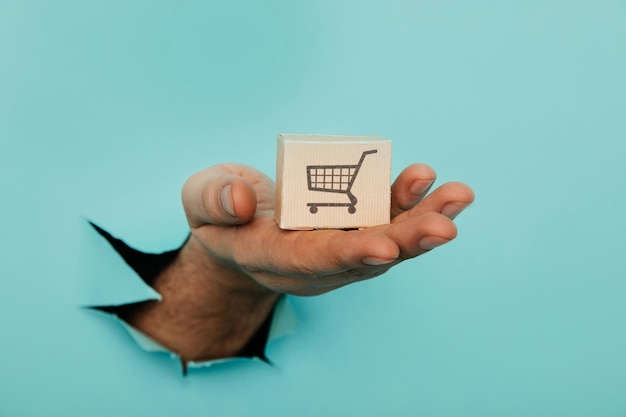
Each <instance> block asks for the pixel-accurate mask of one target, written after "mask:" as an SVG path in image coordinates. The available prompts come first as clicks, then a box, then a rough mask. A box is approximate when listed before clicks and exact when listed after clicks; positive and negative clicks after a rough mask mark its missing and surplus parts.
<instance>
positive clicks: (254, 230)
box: [123, 164, 474, 362]
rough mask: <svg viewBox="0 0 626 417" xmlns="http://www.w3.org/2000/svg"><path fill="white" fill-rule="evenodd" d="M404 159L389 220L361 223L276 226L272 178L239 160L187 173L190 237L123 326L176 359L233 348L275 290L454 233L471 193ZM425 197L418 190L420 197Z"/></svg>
mask: <svg viewBox="0 0 626 417" xmlns="http://www.w3.org/2000/svg"><path fill="white" fill-rule="evenodd" d="M434 180H435V172H434V171H433V170H432V169H431V168H430V167H428V166H426V165H422V164H415V165H411V166H409V167H408V168H406V169H405V170H404V171H403V172H402V173H401V174H400V176H399V177H398V178H397V179H396V181H395V182H394V184H393V185H392V187H391V192H392V198H391V223H390V224H384V225H380V226H376V227H372V228H369V229H365V230H350V231H343V230H314V231H288V230H281V229H280V228H279V227H278V225H277V224H276V221H275V220H274V182H273V181H272V180H271V179H269V178H268V177H267V176H265V175H263V174H262V173H261V172H259V171H257V170H255V169H254V168H250V167H247V166H243V165H235V164H222V165H217V166H214V167H211V168H207V169H205V170H203V171H200V172H198V173H197V174H195V175H193V176H192V177H191V178H189V180H187V182H186V183H185V185H184V187H183V192H182V199H183V206H184V209H185V213H186V216H187V220H188V222H189V227H190V229H191V234H192V237H191V238H190V239H189V240H188V241H187V242H186V243H185V245H184V246H183V247H182V248H181V250H180V252H179V253H178V256H177V258H176V260H175V261H174V262H173V263H172V264H171V265H170V266H169V267H167V268H166V269H165V270H164V271H162V272H161V273H160V274H159V276H158V277H157V278H156V279H155V281H154V283H153V285H154V287H155V289H156V290H157V291H158V292H159V293H160V294H161V295H162V297H163V299H162V300H161V301H148V302H145V303H141V304H140V305H136V306H133V307H132V308H130V309H128V311H127V312H126V314H124V316H123V318H124V320H126V321H127V322H128V323H129V324H131V325H132V326H134V327H135V328H137V329H139V330H140V331H142V332H143V333H145V334H147V335H149V336H150V337H152V338H153V339H154V340H157V341H159V342H160V343H161V344H163V345H164V346H167V347H169V348H170V349H171V350H172V351H173V352H176V353H177V354H178V355H180V357H181V359H182V360H183V361H184V362H185V361H189V360H208V359H216V358H226V357H232V356H236V355H238V354H240V352H241V351H242V349H243V348H244V346H245V345H246V343H248V341H249V340H251V338H252V336H253V335H254V334H255V333H256V332H257V330H258V329H259V328H260V327H261V325H262V323H263V322H265V320H267V318H268V317H269V315H270V314H271V311H272V310H273V307H274V305H275V303H276V300H277V299H278V297H279V295H280V294H281V293H286V294H296V295H317V294H322V293H325V292H328V291H331V290H334V289H337V288H340V287H342V286H345V285H348V284H351V283H353V282H356V281H362V280H365V279H369V278H373V277H376V276H378V275H380V274H382V273H384V272H386V271H387V270H389V268H392V267H393V266H394V265H397V264H399V263H400V262H403V261H405V260H407V259H410V258H414V257H416V256H420V255H422V254H424V253H425V252H428V251H429V250H431V249H433V248H435V247H437V246H440V245H442V244H444V243H447V242H449V241H450V240H452V239H453V238H454V237H456V233H457V230H456V226H455V225H454V223H453V222H452V219H454V217H456V215H458V214H459V213H460V212H461V211H463V209H464V208H465V207H467V206H468V205H469V204H470V203H471V202H472V200H473V198H474V195H473V192H472V190H471V189H470V188H469V187H468V186H466V185H464V184H461V183H448V184H444V185H442V186H440V187H439V188H437V189H436V190H434V191H433V192H432V193H430V194H428V191H429V190H430V188H431V186H432V184H433V182H434ZM427 194H428V195H427Z"/></svg>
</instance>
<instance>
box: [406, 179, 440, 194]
mask: <svg viewBox="0 0 626 417" xmlns="http://www.w3.org/2000/svg"><path fill="white" fill-rule="evenodd" d="M433 182H435V180H426V181H425V180H417V181H414V182H413V184H411V188H410V189H409V190H410V191H411V194H413V195H422V194H424V193H425V192H426V191H428V189H429V188H430V187H431V186H432V185H433Z"/></svg>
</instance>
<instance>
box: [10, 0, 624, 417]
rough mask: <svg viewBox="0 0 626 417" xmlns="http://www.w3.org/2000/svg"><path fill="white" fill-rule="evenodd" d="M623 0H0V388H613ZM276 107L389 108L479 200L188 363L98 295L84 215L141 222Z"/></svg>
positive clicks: (503, 407) (454, 401) (333, 129)
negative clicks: (277, 321) (232, 352)
mask: <svg viewBox="0 0 626 417" xmlns="http://www.w3.org/2000/svg"><path fill="white" fill-rule="evenodd" d="M624 22H626V3H624V2H623V1H596V2H591V1H589V2H578V1H573V2H572V1H569V2H565V1H563V2H556V1H555V2H492V1H489V2H487V1H476V2H441V1H430V2H421V1H415V0H411V1H408V0H407V1H401V0H388V1H384V2H383V1H379V2H366V1H356V0H354V1H345V0H339V1H337V0H333V1H331V0H327V1H312V2H294V1H286V0H282V1H279V0H273V1H270V0H263V1H262V0H245V1H243V0H242V1H232V2H215V1H199V0H197V1H186V2H181V1H173V0H156V1H155V0H152V1H147V0H143V1H141V0H140V1H132V2H128V1H119V0H114V1H107V2H103V1H88V2H87V1H78V0H58V1H54V2H50V1H38V0H29V1H17V0H0V174H1V176H0V187H1V190H2V196H1V197H0V213H1V216H0V245H1V247H0V249H1V255H0V257H1V262H0V282H1V283H2V289H1V290H0V313H1V315H0V416H2V417H13V416H35V415H46V416H69V415H71V416H74V415H89V416H112V415H116V416H131V415H150V416H172V415H181V416H182V415H184V416H261V415H272V416H295V415H297V416H380V415H393V416H412V415H424V416H503V415H505V416H550V417H553V416H568V417H572V416H595V417H597V416H616V417H617V416H624V415H626V396H625V395H624V394H625V392H626V326H625V325H624V323H625V321H626V278H625V277H626V272H625V271H626V261H625V259H626V258H625V257H624V254H623V252H624V249H625V247H624V243H623V242H624V233H625V232H626V220H625V217H624V207H626V191H625V187H624V182H625V180H626V164H624V161H623V160H624V155H625V154H626V152H625V151H626V149H625V145H624V143H626V77H625V75H624V74H626V24H625V23H624ZM279 132H296V133H341V134H379V135H383V136H386V137H388V138H390V139H392V140H393V141H394V161H393V169H394V173H395V174H397V173H398V172H399V171H400V170H401V169H402V167H404V166H405V165H407V164H409V163H411V162H414V161H423V162H427V163H429V164H431V165H432V166H434V167H435V168H436V169H437V170H438V172H439V177H440V179H441V181H448V180H462V181H465V182H468V183H469V184H471V185H472V186H473V187H474V189H475V190H476V194H477V200H476V203H475V205H474V206H473V207H472V208H471V209H470V210H468V211H467V212H466V213H464V214H463V215H462V216H461V217H460V218H459V219H458V225H459V229H460V234H459V238H458V240H456V241H455V242H453V243H452V244H450V245H448V246H446V247H444V248H441V249H438V250H436V251H433V252H432V253H430V254H428V255H427V256H425V257H423V258H421V259H419V260H417V261H414V262H411V263H406V264H405V265H402V266H401V267H399V268H397V269H396V270H394V271H393V272H392V273H389V274H388V275H386V276H385V277H382V278H379V279H377V280H373V281H370V282H366V283H361V284H358V285H354V286H352V287H347V288H344V289H341V290H339V291H336V292H334V293H331V294H328V295H324V296H321V297H316V298H292V304H293V306H294V308H295V310H296V312H297V314H298V315H299V328H298V331H297V332H296V334H295V336H292V337H289V338H285V339H282V340H281V341H279V342H277V343H275V344H274V345H273V346H272V348H271V351H270V356H271V358H272V359H273V360H274V362H275V364H276V367H275V368H271V367H268V366H267V365H264V364H262V363H258V362H251V361H248V362H244V363H237V364H230V365H223V366H217V367H212V368H210V369H205V370H192V372H191V375H190V376H189V377H188V378H182V377H181V376H180V373H179V368H178V364H177V363H176V362H174V361H171V360H170V359H169V358H168V357H167V356H165V355H154V354H153V355H151V354H147V353H145V352H143V351H141V350H140V349H139V348H137V347H136V346H134V345H133V343H132V341H131V339H130V336H128V335H127V334H126V333H125V332H124V330H123V329H122V328H121V327H120V326H119V325H117V324H116V323H114V322H113V321H111V320H108V319H106V318H105V317H103V316H102V315H100V314H96V313H93V312H85V311H84V310H81V309H79V308H77V306H78V305H82V304H85V303H86V302H85V300H84V298H85V297H86V295H85V294H86V293H85V290H86V287H87V286H86V285H85V283H86V282H87V278H86V277H85V276H83V274H82V273H81V271H83V268H84V267H85V266H86V265H85V262H87V260H86V259H82V258H81V257H80V256H79V255H78V254H79V253H81V250H80V249H81V248H80V246H81V245H80V242H81V240H80V236H81V229H80V227H81V226H80V220H81V219H82V218H83V216H86V217H88V218H90V219H92V220H94V221H96V222H97V223H99V224H101V225H103V226H105V227H106V228H108V229H109V230H110V231H111V232H112V233H114V234H116V235H118V236H120V237H123V238H125V239H127V240H128V241H129V243H131V244H133V245H135V246H137V247H140V248H143V249H145V250H161V249H165V248H169V247H173V246H174V245H176V244H178V243H179V242H180V241H181V240H182V239H183V238H184V236H185V234H186V230H185V222H184V217H183V214H182V210H181V208H180V202H179V190H180V186H181V184H182V183H183V181H184V180H185V179H186V178H187V177H188V176H189V175H190V174H191V173H193V172H195V171H196V170H198V169H200V168H203V167H205V166H208V165H211V164H214V163H218V162H222V161H239V162H243V163H248V164H251V165H254V166H257V167H259V168H260V169H262V170H263V171H264V172H266V173H268V174H269V175H272V176H273V170H274V157H275V155H274V152H275V148H274V146H275V137H276V134H277V133H279Z"/></svg>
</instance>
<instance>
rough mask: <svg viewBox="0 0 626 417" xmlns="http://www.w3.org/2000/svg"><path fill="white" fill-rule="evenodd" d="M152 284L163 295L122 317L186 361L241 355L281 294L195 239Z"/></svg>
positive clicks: (191, 240)
mask: <svg viewBox="0 0 626 417" xmlns="http://www.w3.org/2000/svg"><path fill="white" fill-rule="evenodd" d="M153 285H154V288H155V290H156V291H158V292H159V293H160V294H161V296H162V297H163V299H162V300H161V301H151V302H147V303H144V304H142V305H138V306H136V307H134V308H133V309H131V310H129V311H127V312H125V314H124V317H123V318H124V320H126V321H127V322H128V323H129V324H130V325H132V326H133V327H135V328H137V329H138V330H140V331H142V332H143V333H145V334H146V335H148V336H150V337H151V338H153V339H154V340H156V341H158V342H159V343H161V344H163V345H164V346H166V347H167V348H169V349H171V350H172V351H173V352H175V353H177V354H178V355H180V356H181V358H182V359H183V360H185V361H201V360H210V359H218V358H226V357H232V356H236V355H237V354H238V353H239V352H240V351H241V350H242V348H243V347H244V346H245V345H246V343H247V342H248V341H249V340H250V338H251V337H252V336H253V335H254V333H255V332H256V331H257V329H259V327H260V326H261V325H262V324H263V322H264V321H265V320H266V319H267V318H268V316H269V315H270V314H271V312H272V309H273V307H274V305H275V303H276V301H277V299H278V297H279V295H280V294H278V293H275V292H272V291H270V290H268V289H266V288H264V287H262V286H261V285H259V284H258V283H256V282H255V281H254V280H252V279H251V278H250V277H249V276H247V275H245V274H244V273H243V272H241V271H240V270H238V269H237V268H236V267H234V266H232V265H228V264H224V263H221V262H219V261H217V260H216V259H215V258H213V257H211V256H210V255H209V254H207V252H206V250H205V249H204V248H203V247H202V246H201V245H200V244H199V243H198V241H197V240H195V239H194V238H193V237H192V238H191V239H189V240H188V241H187V243H186V244H185V245H184V246H183V248H182V249H181V250H180V252H179V254H178V257H177V258H176V260H175V261H174V262H172V264H171V265H169V266H168V267H167V268H166V269H165V270H164V271H163V272H162V273H161V274H160V275H159V276H158V277H157V278H156V280H155V282H154V284H153Z"/></svg>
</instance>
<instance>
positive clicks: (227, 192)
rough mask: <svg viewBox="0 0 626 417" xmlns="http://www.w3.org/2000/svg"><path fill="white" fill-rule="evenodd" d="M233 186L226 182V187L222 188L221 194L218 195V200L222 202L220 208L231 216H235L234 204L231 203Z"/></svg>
mask: <svg viewBox="0 0 626 417" xmlns="http://www.w3.org/2000/svg"><path fill="white" fill-rule="evenodd" d="M232 189H233V186H232V185H230V184H228V185H227V186H226V187H224V188H222V194H221V195H220V200H221V203H222V208H223V209H224V211H225V212H226V213H228V214H230V215H231V216H232V217H235V218H236V217H237V214H235V205H234V203H233V195H232Z"/></svg>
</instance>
